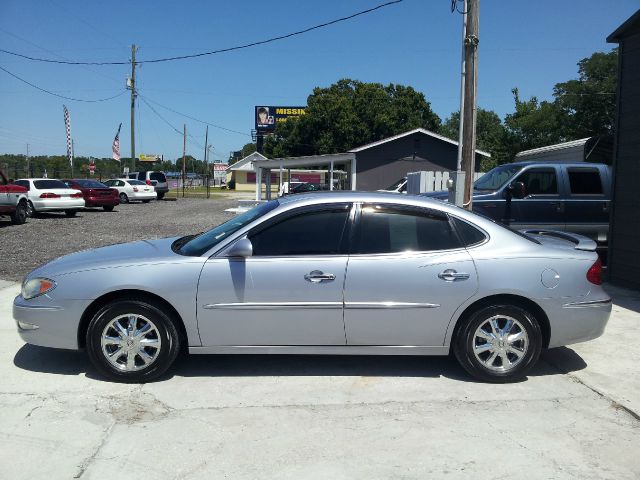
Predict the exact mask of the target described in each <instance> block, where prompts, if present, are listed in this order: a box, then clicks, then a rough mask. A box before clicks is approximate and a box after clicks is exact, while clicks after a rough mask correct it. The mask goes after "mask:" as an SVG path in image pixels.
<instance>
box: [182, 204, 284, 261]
mask: <svg viewBox="0 0 640 480" xmlns="http://www.w3.org/2000/svg"><path fill="white" fill-rule="evenodd" d="M278 205H279V204H278V201H277V200H272V201H271V202H267V203H263V204H260V205H258V206H256V207H254V208H252V209H251V210H249V211H247V212H244V213H243V214H241V215H237V216H235V217H233V218H232V219H231V220H229V221H227V222H224V223H223V224H221V225H218V226H217V227H215V228H212V229H211V230H209V231H207V232H204V233H201V234H200V235H197V236H195V237H194V238H193V239H191V240H189V241H188V242H187V243H185V244H184V245H182V246H181V247H179V250H178V253H181V254H182V255H190V256H199V255H202V254H203V253H205V252H207V251H208V250H211V249H212V248H213V247H214V246H216V245H217V244H218V243H220V242H221V241H223V240H226V239H227V238H229V235H231V234H232V233H234V232H237V231H238V230H240V229H241V228H242V227H244V226H245V225H249V224H250V223H251V222H253V221H254V220H256V219H258V218H260V217H262V216H263V215H265V214H267V213H268V212H270V211H271V210H273V209H274V208H276V207H277V206H278Z"/></svg>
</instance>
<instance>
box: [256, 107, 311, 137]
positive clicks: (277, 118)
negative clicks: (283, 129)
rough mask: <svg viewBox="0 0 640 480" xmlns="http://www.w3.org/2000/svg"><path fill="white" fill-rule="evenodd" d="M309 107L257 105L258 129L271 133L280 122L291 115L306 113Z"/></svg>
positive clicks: (296, 115)
mask: <svg viewBox="0 0 640 480" xmlns="http://www.w3.org/2000/svg"><path fill="white" fill-rule="evenodd" d="M306 108H307V107H274V106H272V105H271V106H260V105H256V108H255V116H256V130H258V131H259V132H262V133H265V132H266V133H271V132H273V131H274V130H275V129H276V125H277V124H278V123H279V122H284V121H285V120H286V119H287V118H289V117H299V116H300V115H304V113H305V109H306Z"/></svg>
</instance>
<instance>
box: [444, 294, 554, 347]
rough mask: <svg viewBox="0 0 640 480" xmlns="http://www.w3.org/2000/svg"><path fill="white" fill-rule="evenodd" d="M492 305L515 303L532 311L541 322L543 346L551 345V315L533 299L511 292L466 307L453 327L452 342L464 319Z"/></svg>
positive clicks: (483, 299)
mask: <svg viewBox="0 0 640 480" xmlns="http://www.w3.org/2000/svg"><path fill="white" fill-rule="evenodd" d="M490 305H514V306H516V307H521V308H523V309H525V310H527V311H529V312H531V313H532V314H533V315H534V316H535V317H536V320H538V323H539V324H540V330H541V331H542V347H543V348H547V347H548V346H549V340H550V339H551V326H550V324H549V317H547V314H546V313H545V312H544V310H543V309H542V308H541V307H540V305H538V304H537V303H536V302H534V301H533V300H530V299H528V298H526V297H521V296H519V295H509V294H502V295H492V296H490V297H485V298H482V299H480V300H478V301H476V302H474V303H472V304H471V305H469V306H468V307H467V308H465V310H464V312H462V314H461V315H460V317H458V321H457V322H456V326H455V328H454V329H453V335H452V336H451V339H452V342H453V340H454V339H455V338H456V335H458V330H459V329H460V327H461V325H462V324H463V323H464V320H466V319H467V318H469V316H470V315H471V314H472V313H473V312H476V311H478V310H480V309H481V308H484V307H488V306H490Z"/></svg>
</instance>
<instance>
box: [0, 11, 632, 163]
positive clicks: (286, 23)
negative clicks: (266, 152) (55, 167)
mask: <svg viewBox="0 0 640 480" xmlns="http://www.w3.org/2000/svg"><path fill="white" fill-rule="evenodd" d="M378 3H382V0H349V1H344V0H343V1H339V0H324V1H322V2H318V1H314V2H312V1H307V0H298V1H294V0H280V1H270V2H265V1H264V0H260V1H258V0H236V1H233V2H228V1H219V0H215V1H206V0H201V1H190V0H182V1H175V0H173V1H165V0H156V1H150V0H145V1H142V0H138V1H132V0H128V1H121V0H111V1H109V2H98V1H90V0H83V1H79V0H38V1H32V0H2V2H0V48H4V49H7V50H12V51H17V52H20V53H24V54H27V55H32V56H39V57H46V58H57V59H70V60H88V61H91V60H114V61H118V60H124V61H126V60H128V59H129V57H130V45H131V44H132V43H135V44H137V45H139V47H140V50H139V51H138V54H137V58H138V60H144V59H150V58H158V57H166V56H174V55H180V54H189V53H195V52H200V51H207V50H212V49H217V48H224V47H229V46H234V45H238V44H242V43H247V42H252V41H257V40H261V39H265V38H268V37H271V36H276V35H281V34H285V33H289V32H292V31H295V30H299V29H301V28H305V27H308V26H312V25H315V24H317V23H322V22H324V21H328V20H332V19H334V18H337V17H340V16H345V15H349V14H351V13H355V12H356V11H359V10H363V9H366V8H370V7H372V6H374V5H377V4H378ZM638 8H640V1H638V0H623V1H621V0H618V1H615V2H613V1H609V0H607V1H603V0H581V1H580V2H577V1H564V2H562V1H557V0H536V1H533V0H511V1H504V0H482V2H481V13H480V50H479V56H480V59H479V80H478V82H479V86H478V88H479V93H478V95H479V105H480V106H481V107H483V108H487V109H492V110H495V111H496V112H498V114H500V116H504V114H505V113H509V112H511V111H512V110H513V98H512V94H511V89H512V88H513V87H518V88H519V89H520V93H521V95H522V96H523V97H527V98H528V97H529V96H532V95H535V96H537V97H538V98H539V99H547V98H550V97H551V94H552V89H553V85H554V84H555V83H557V82H560V81H565V80H568V79H570V78H575V77H576V76H577V66H576V62H578V61H579V60H580V59H582V58H584V57H587V56H589V55H590V54H591V53H593V52H595V51H609V50H610V49H611V48H612V45H608V44H607V43H606V42H605V37H606V36H607V35H608V34H609V33H611V32H612V31H613V30H615V28H617V27H618V26H619V25H620V24H621V23H622V22H623V21H624V20H625V19H626V18H628V17H629V16H630V15H631V14H633V13H634V12H635V11H636V10H637V9H638ZM460 43H461V18H460V15H458V14H452V13H451V12H450V1H449V0H405V1H404V2H403V3H400V4H398V5H393V6H390V7H387V8H384V9H381V10H378V11H376V12H374V13H371V14H369V15H366V16H362V17H358V18H356V19H354V20H352V21H348V22H344V23H341V24H338V25H334V26H331V27H328V28H325V29H321V30H316V31H313V32H311V33H308V34H305V35H303V36H298V37H294V38H291V39H287V40H283V41H279V42H276V43H272V44H269V45H265V46H258V47H255V48H251V49H246V50H241V51H236V52H231V53H224V54H220V55H214V56H208V57H203V58H199V59H193V60H184V61H176V62H165V63H160V64H147V65H143V66H141V67H140V68H139V69H138V70H137V74H138V88H139V90H140V93H141V94H142V95H144V96H145V97H146V98H148V99H150V100H153V101H156V102H159V103H160V104H162V105H165V106H167V107H170V108H172V109H174V110H176V111H179V112H183V113H185V114H187V115H190V116H193V117H196V118H199V119H202V120H205V121H208V122H211V123H214V124H216V125H220V126H224V127H226V128H228V129H231V130H236V131H238V132H245V133H243V134H238V133H230V132H228V131H224V130H221V129H216V128H212V127H210V128H209V141H210V143H211V144H212V145H213V146H214V154H213V157H214V158H215V159H216V160H220V159H222V160H226V159H227V158H228V155H229V152H230V151H231V150H237V149H239V148H240V147H242V145H243V144H245V143H247V142H248V141H250V136H249V133H250V130H251V128H253V107H254V105H257V104H265V105H304V104H305V103H306V98H307V96H308V95H309V94H310V93H311V91H312V89H313V88H314V87H315V86H328V85H330V84H331V83H333V82H335V81H336V80H338V79H340V78H346V77H349V78H355V79H358V80H362V81H368V82H380V83H385V84H386V83H400V84H404V85H411V86H413V87H414V88H415V89H417V90H419V91H421V92H423V93H424V94H425V96H426V98H427V100H428V101H429V102H431V106H432V108H433V110H434V111H435V112H436V113H437V114H438V115H439V116H440V117H441V118H442V119H444V118H445V117H447V116H448V115H449V114H450V113H451V112H452V111H454V110H457V109H458V104H459V89H460V84H459V81H460V74H459V71H460V48H461V47H460ZM0 66H2V67H3V68H6V69H7V70H10V71H11V72H13V73H14V74H16V75H19V76H21V77H22V78H24V79H26V80H28V81H30V82H32V83H34V84H36V85H38V86H40V87H42V88H45V89H47V90H51V91H55V92H57V93H60V94H62V95H66V96H71V97H78V98H85V99H96V98H104V97H109V96H112V95H115V94H117V93H119V92H120V91H122V90H123V89H124V84H125V77H126V75H127V74H128V73H129V72H130V67H127V66H92V67H84V66H69V65H53V64H44V63H37V62H31V61H28V60H23V59H19V58H16V57H12V56H8V55H6V54H2V53H0ZM0 99H1V102H0V105H1V107H2V108H0V153H24V152H25V151H26V144H27V143H29V144H30V151H31V154H33V155H39V154H64V153H65V149H66V147H65V133H64V123H63V115H62V104H63V103H64V104H66V105H67V106H68V107H69V110H70V112H71V120H72V133H73V137H74V140H75V150H76V155H79V156H82V155H93V156H99V157H109V156H110V154H111V142H112V140H113V136H114V134H115V130H116V129H117V126H118V124H119V123H120V122H122V134H121V145H122V155H123V156H128V155H129V152H130V147H129V125H130V124H129V116H130V113H129V96H128V92H127V93H126V94H124V95H122V96H120V97H118V98H116V99H114V100H110V101H108V102H102V103H79V102H73V101H66V100H62V99H59V98H56V97H53V96H50V95H46V94H44V93H41V92H39V91H37V90H35V89H33V88H31V87H29V86H28V85H25V84H23V83H21V82H19V81H18V80H16V79H14V78H12V77H10V76H9V75H7V74H6V73H5V72H2V71H0ZM152 105H153V104H152ZM154 108H156V110H157V112H158V113H160V114H161V115H162V117H164V119H165V120H166V121H168V122H169V123H170V124H172V125H174V126H175V127H176V128H178V129H179V130H182V125H183V123H186V124H187V131H188V132H189V133H190V135H192V137H190V138H189V142H188V145H187V151H188V153H189V154H192V155H194V156H195V157H197V158H202V156H203V150H202V148H201V147H200V145H204V129H205V126H204V125H202V124H200V123H198V122H195V121H193V120H190V119H187V118H184V117H182V116H180V115H177V114H175V113H172V112H170V111H168V110H165V109H163V108H162V107H159V106H155V105H154ZM137 112H138V113H137V115H136V117H137V118H136V122H137V124H136V129H137V135H136V152H137V153H162V154H164V156H165V158H170V159H174V158H176V157H177V156H180V155H182V137H181V135H179V134H177V133H176V132H175V131H173V130H172V129H171V127H169V126H168V125H167V124H166V123H165V122H164V121H163V120H161V119H160V118H159V117H158V116H156V115H155V114H154V113H153V112H152V111H151V109H150V108H149V107H148V106H147V105H145V104H144V103H143V102H141V101H140V102H139V108H138V109H137Z"/></svg>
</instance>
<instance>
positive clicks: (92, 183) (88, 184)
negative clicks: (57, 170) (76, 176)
mask: <svg viewBox="0 0 640 480" xmlns="http://www.w3.org/2000/svg"><path fill="white" fill-rule="evenodd" d="M75 183H77V184H78V185H80V186H81V187H82V188H105V187H106V185H105V184H104V183H101V182H98V181H97V180H75Z"/></svg>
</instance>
